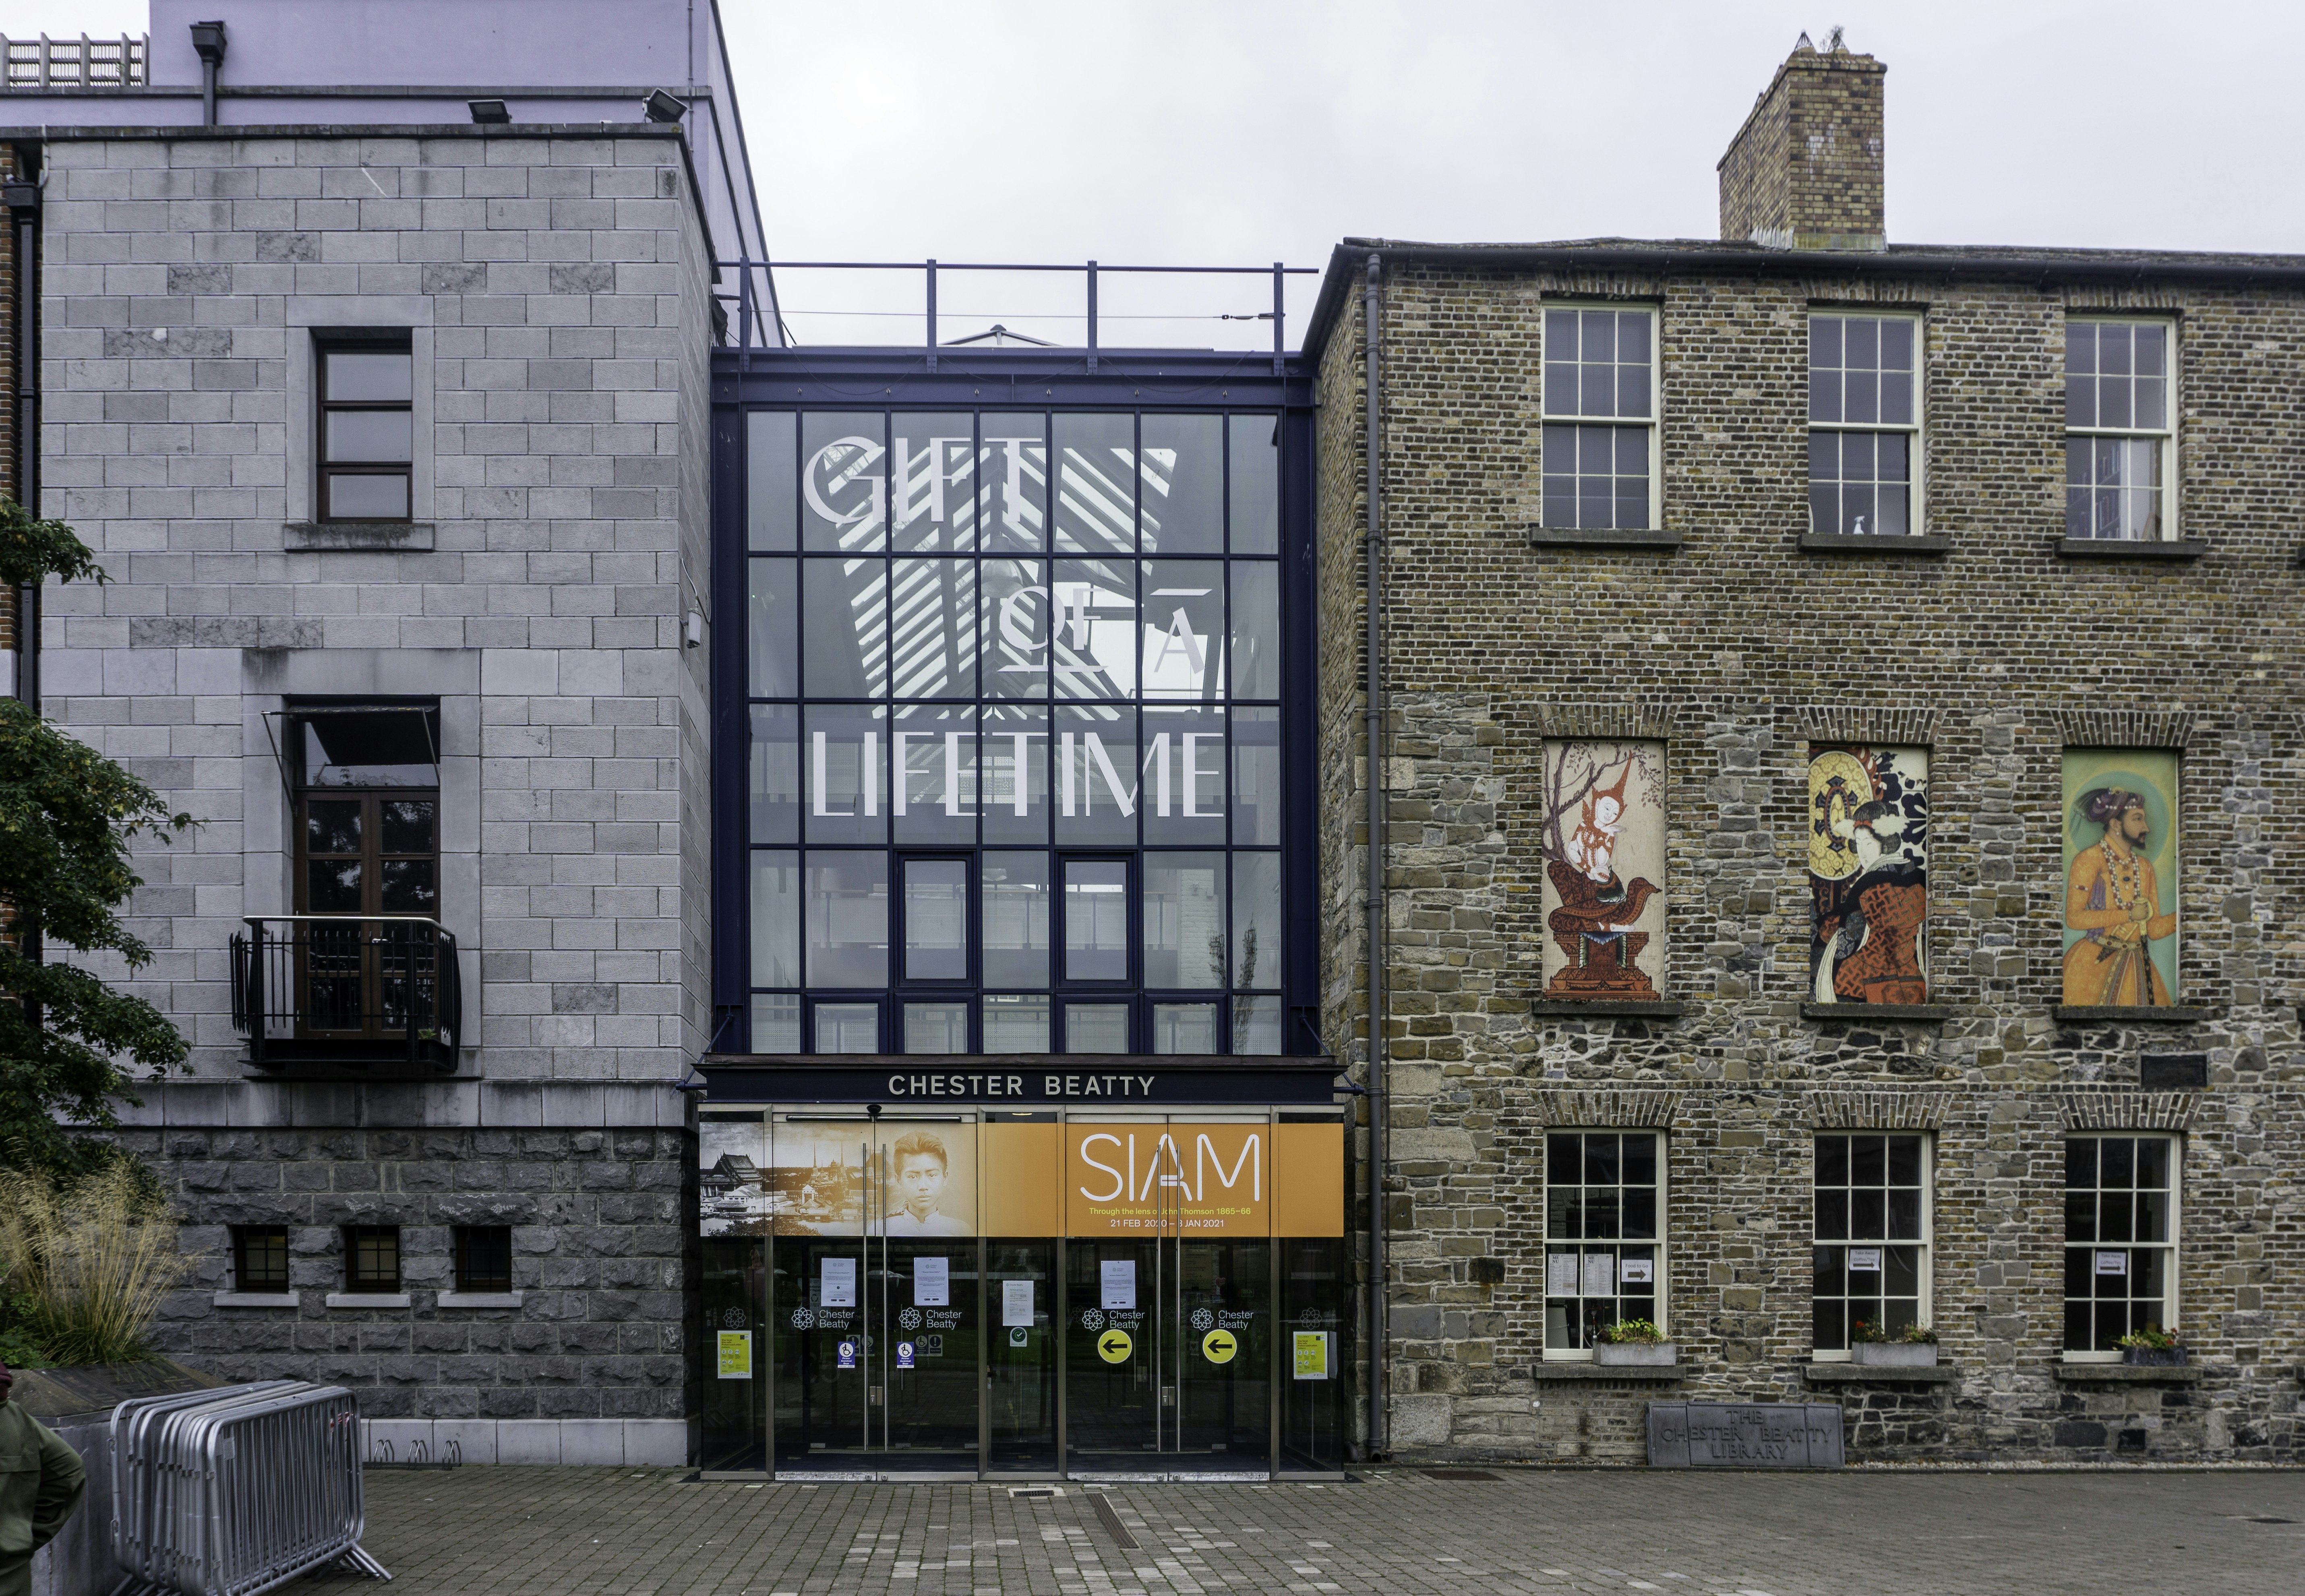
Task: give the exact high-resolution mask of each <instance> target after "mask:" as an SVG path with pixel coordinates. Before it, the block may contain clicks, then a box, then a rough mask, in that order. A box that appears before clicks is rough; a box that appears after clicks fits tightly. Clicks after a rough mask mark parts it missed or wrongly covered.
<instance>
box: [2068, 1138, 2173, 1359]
mask: <svg viewBox="0 0 2305 1596" xmlns="http://www.w3.org/2000/svg"><path fill="white" fill-rule="evenodd" d="M2176 1322H2177V1139H2176V1138H2175V1137H2174V1136H2168V1135H2144V1136H2072V1137H2069V1138H2067V1139H2066V1142H2065V1356H2066V1357H2068V1358H2080V1359H2083V1360H2087V1359H2089V1358H2105V1359H2112V1358H2118V1357H2119V1356H2120V1355H2121V1346H2120V1342H2121V1338H2122V1337H2123V1336H2131V1335H2136V1334H2138V1333H2139V1332H2140V1331H2143V1330H2145V1329H2148V1328H2149V1329H2165V1330H2167V1329H2175V1328H2176Z"/></svg>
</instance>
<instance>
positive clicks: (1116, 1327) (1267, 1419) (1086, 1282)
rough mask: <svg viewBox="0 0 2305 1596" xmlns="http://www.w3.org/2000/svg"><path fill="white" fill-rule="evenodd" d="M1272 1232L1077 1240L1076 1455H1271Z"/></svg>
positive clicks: (1115, 1463)
mask: <svg viewBox="0 0 2305 1596" xmlns="http://www.w3.org/2000/svg"><path fill="white" fill-rule="evenodd" d="M1065 1272H1066V1283H1065V1285H1066V1291H1065V1295H1066V1310H1067V1319H1068V1322H1067V1326H1066V1329H1067V1341H1066V1347H1067V1355H1066V1360H1065V1363H1066V1369H1065V1379H1066V1396H1067V1402H1068V1405H1069V1413H1068V1414H1067V1427H1066V1428H1067V1463H1068V1464H1069V1466H1070V1468H1071V1470H1072V1472H1073V1473H1088V1474H1094V1473H1101V1472H1112V1473H1135V1472H1139V1471H1145V1470H1152V1471H1156V1472H1161V1473H1170V1472H1194V1473H1198V1472H1216V1473H1231V1472H1235V1471H1240V1472H1248V1473H1255V1474H1256V1475H1257V1476H1258V1477H1260V1478H1262V1477H1263V1474H1264V1473H1265V1472H1266V1471H1267V1469H1268V1468H1269V1466H1270V1464H1271V1460H1272V1243H1271V1242H1269V1241H1259V1240H1237V1241H1226V1240H1218V1241H1202V1240H1194V1239H1187V1238H1186V1237H1183V1236H1181V1235H1174V1234H1171V1235H1154V1236H1151V1237H1147V1238H1145V1239H1144V1240H1142V1241H1102V1240H1099V1241H1076V1242H1071V1243H1068V1244H1067V1247H1066V1271H1065Z"/></svg>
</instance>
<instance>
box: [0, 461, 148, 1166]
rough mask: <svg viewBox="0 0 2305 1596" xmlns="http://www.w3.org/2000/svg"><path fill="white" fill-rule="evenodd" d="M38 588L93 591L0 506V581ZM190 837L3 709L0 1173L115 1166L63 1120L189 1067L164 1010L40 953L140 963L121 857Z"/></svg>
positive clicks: (84, 751)
mask: <svg viewBox="0 0 2305 1596" xmlns="http://www.w3.org/2000/svg"><path fill="white" fill-rule="evenodd" d="M45 576H56V577H60V578H63V579H64V580H66V581H70V580H72V579H73V578H76V577H92V578H94V579H95V580H98V581H102V580H103V573H102V572H101V571H99V570H98V568H97V566H96V563H95V560H94V558H93V557H92V556H90V555H89V551H88V548H87V547H86V546H85V545H84V544H82V543H81V540H80V539H78V538H76V537H74V536H73V535H72V529H71V528H69V527H66V526H64V524H63V523H62V522H53V521H40V520H38V519H36V518H34V517H33V516H32V515H30V514H29V513H27V512H26V511H25V510H24V509H23V507H22V506H21V505H17V504H15V503H13V501H10V500H6V499H0V581H6V582H36V581H38V580H39V579H41V578H42V577H45ZM191 824H192V819H191V816H190V815H186V814H174V815H172V814H170V813H169V812H168V811H167V807H166V805H165V804H163V803H162V802H160V798H159V795H158V794H156V793H155V792H153V791H152V789H151V788H150V787H149V786H147V785H145V784H144V783H142V782H140V781H139V780H137V779H136V777H133V776H131V775H130V774H129V773H128V772H127V771H125V770H123V769H122V768H120V767H119V766H118V765H115V764H114V763H113V762H112V761H111V760H107V759H106V758H105V757H104V756H103V755H101V754H99V753H98V752H97V751H95V750H94V749H92V748H90V747H89V746H88V745H87V744H86V743H81V742H80V741H78V740H77V739H75V738H72V737H69V736H66V735H65V734H64V733H62V732H60V731H58V730H57V729H56V728H55V726H50V725H48V724H47V722H46V721H43V720H41V719H40V718H39V717H38V716H36V715H34V714H33V713H32V712H31V710H30V709H28V708H26V706H25V705H24V704H23V703H21V701H19V700H14V699H6V700H0V914H4V916H5V925H6V931H7V940H6V941H5V942H4V943H0V994H4V995H5V997H9V998H13V999H14V1001H0V1147H4V1148H5V1149H6V1150H7V1154H6V1157H5V1158H4V1159H0V1162H5V1163H7V1164H9V1165H12V1166H15V1167H27V1166H29V1167H34V1168H38V1169H42V1170H46V1171H47V1172H48V1173H49V1174H50V1175H51V1176H65V1175H86V1174H89V1173H91V1172H93V1171H95V1170H97V1169H98V1168H102V1167H110V1166H111V1165H112V1164H114V1163H115V1162H116V1156H115V1154H113V1153H112V1152H111V1151H110V1150H107V1149H105V1148H103V1147H101V1146H98V1145H95V1144H92V1143H89V1142H84V1141H79V1140H75V1139H74V1138H72V1137H69V1136H66V1135H65V1134H64V1133H63V1131H62V1130H60V1129H59V1128H58V1121H59V1120H60V1119H61V1120H70V1121H74V1122H77V1123H79V1124H81V1125H95V1126H99V1127H104V1126H110V1125H115V1124H117V1123H118V1121H117V1120H116V1119H115V1116H114V1115H113V1112H112V1108H111V1102H110V1099H112V1098H114V1097H127V1098H128V1099H129V1100H131V1101H133V1100H135V1099H134V1098H133V1096H132V1094H131V1093H130V1092H129V1091H128V1076H127V1074H126V1073H125V1069H124V1068H123V1062H124V1065H126V1066H128V1067H141V1068H143V1069H145V1070H147V1071H149V1072H150V1074H151V1077H152V1078H154V1079H157V1078H158V1077H159V1076H160V1075H161V1074H165V1073H166V1071H167V1069H168V1068H169V1067H170V1066H171V1065H182V1064H183V1061H184V1057H185V1054H186V1051H187V1049H186V1047H185V1044H184V1040H183V1037H182V1036H180V1035H178V1034H177V1032H176V1028H175V1027H174V1025H172V1024H170V1023H168V1020H167V1017H166V1015H164V1014H161V1013H160V1011H159V1010H158V1009H157V1008H155V1007H153V1006H152V1005H150V1004H149V1003H147V1002H146V1001H145V1000H144V999H142V998H140V997H129V996H126V995H123V994H122V993H118V992H115V991H113V990H112V989H110V988H109V987H107V986H106V984H105V983H104V982H103V981H101V980H99V979H98V977H97V976H95V975H94V974H92V973H90V972H89V971H87V970H85V969H81V968H80V967H78V966H77V965H73V964H59V963H53V962H50V959H49V958H48V957H47V955H48V953H49V952H50V950H52V949H54V948H56V947H64V948H70V949H74V950H77V951H79V952H81V953H83V954H98V953H111V954H116V955H119V956H120V957H121V959H122V960H123V961H124V962H125V963H126V964H127V965H128V967H129V968H130V969H132V970H136V969H140V968H142V967H143V966H144V965H145V964H149V963H150V962H151V958H152V953H151V950H150V949H149V947H146V946H145V945H144V944H143V942H142V941H141V940H140V939H139V938H136V937H134V936H132V934H131V933H130V932H129V930H128V928H127V926H126V925H125V924H123V922H122V921H121V919H120V916H119V913H118V911H119V909H120V907H121V906H122V905H123V904H125V903H126V902H127V901H128V896H129V894H130V893H131V892H132V891H134V889H135V888H136V887H139V886H140V885H141V884H142V880H141V878H140V877H139V876H138V875H137V874H136V873H135V871H134V870H132V868H131V862H130V856H129V851H130V849H131V847H132V845H134V843H135V842H136V840H137V839H138V838H139V837H140V836H157V837H158V838H159V839H160V840H161V841H163V842H166V841H168V840H169V839H170V838H171V836H173V835H174V833H177V832H181V831H184V830H187V829H189V828H191Z"/></svg>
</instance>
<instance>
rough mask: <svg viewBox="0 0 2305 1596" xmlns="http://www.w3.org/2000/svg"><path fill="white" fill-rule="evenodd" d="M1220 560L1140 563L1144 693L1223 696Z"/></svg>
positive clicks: (1247, 567)
mask: <svg viewBox="0 0 2305 1596" xmlns="http://www.w3.org/2000/svg"><path fill="white" fill-rule="evenodd" d="M1260 568H1262V567H1260V566H1258V565H1241V566H1236V567H1235V569H1236V571H1254V570H1257V569H1260ZM1224 578H1225V568H1224V565H1222V563H1221V562H1219V561H1216V560H1147V561H1145V562H1144V596H1143V599H1142V600H1141V607H1140V610H1139V615H1140V617H1141V619H1140V625H1141V627H1142V630H1143V654H1144V662H1143V670H1142V674H1141V675H1140V676H1139V678H1138V679H1139V680H1140V681H1141V682H1142V683H1144V696H1145V697H1146V698H1148V699H1206V698H1215V699H1221V698H1222V697H1223V696H1224V641H1225V583H1224ZM1275 663H1276V665H1277V663H1278V661H1276V662H1275ZM1246 696H1251V697H1260V696H1266V695H1262V694H1249V695H1246Z"/></svg>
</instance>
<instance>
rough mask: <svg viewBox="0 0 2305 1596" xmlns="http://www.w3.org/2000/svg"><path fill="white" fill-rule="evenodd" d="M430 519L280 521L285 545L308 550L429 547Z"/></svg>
mask: <svg viewBox="0 0 2305 1596" xmlns="http://www.w3.org/2000/svg"><path fill="white" fill-rule="evenodd" d="M432 528H433V523H432V522H429V521H290V522H282V523H281V527H280V531H281V533H282V536H283V538H284V539H285V547H287V548H289V549H291V550H295V551H300V552H307V551H310V550H314V549H328V548H369V549H376V548H383V549H414V550H417V551H419V552H421V551H423V550H426V549H429V548H431V547H432Z"/></svg>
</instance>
